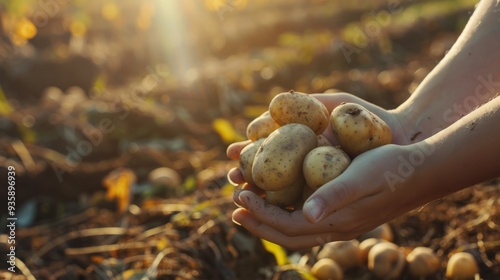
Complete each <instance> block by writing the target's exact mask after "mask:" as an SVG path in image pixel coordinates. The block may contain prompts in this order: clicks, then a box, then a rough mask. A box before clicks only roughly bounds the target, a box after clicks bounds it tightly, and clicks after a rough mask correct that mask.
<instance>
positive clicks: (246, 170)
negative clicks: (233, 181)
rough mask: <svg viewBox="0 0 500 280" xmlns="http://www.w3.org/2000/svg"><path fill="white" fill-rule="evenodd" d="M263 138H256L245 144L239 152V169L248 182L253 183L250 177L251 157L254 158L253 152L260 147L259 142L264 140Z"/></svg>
mask: <svg viewBox="0 0 500 280" xmlns="http://www.w3.org/2000/svg"><path fill="white" fill-rule="evenodd" d="M264 139H265V138H260V139H257V140H256V141H255V142H252V143H250V144H248V145H247V146H245V148H243V149H242V150H241V152H240V159H239V161H240V170H241V173H243V178H244V179H245V181H246V182H247V183H249V184H255V183H254V181H253V178H252V166H253V159H254V158H255V154H256V153H257V150H258V149H259V147H260V144H262V142H264Z"/></svg>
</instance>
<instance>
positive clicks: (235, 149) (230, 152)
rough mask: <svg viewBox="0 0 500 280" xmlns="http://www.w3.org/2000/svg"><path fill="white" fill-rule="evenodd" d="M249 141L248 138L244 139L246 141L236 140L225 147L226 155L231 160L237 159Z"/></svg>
mask: <svg viewBox="0 0 500 280" xmlns="http://www.w3.org/2000/svg"><path fill="white" fill-rule="evenodd" d="M251 142H252V141H250V140H246V141H242V142H236V143H233V144H231V145H229V147H227V150H226V155H227V157H228V158H230V159H232V160H238V159H239V158H240V153H241V150H242V149H243V148H245V146H246V145H248V144H250V143H251Z"/></svg>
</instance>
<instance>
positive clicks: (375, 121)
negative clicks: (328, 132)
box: [330, 103, 392, 157]
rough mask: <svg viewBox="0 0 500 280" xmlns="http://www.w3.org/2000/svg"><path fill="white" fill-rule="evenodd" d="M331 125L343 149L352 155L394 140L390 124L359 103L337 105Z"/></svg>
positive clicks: (331, 116) (354, 155)
mask: <svg viewBox="0 0 500 280" xmlns="http://www.w3.org/2000/svg"><path fill="white" fill-rule="evenodd" d="M330 125H331V127H332V130H333V134H334V136H335V138H336V139H337V141H338V142H339V143H340V146H341V148H342V150H344V151H345V152H346V153H347V154H348V155H349V156H351V157H356V156H357V155H359V154H361V153H364V152H366V151H368V150H371V149H373V148H376V147H379V146H382V145H386V144H390V143H391V141H392V133H391V130H390V128H389V126H388V125H387V124H386V123H385V122H384V121H383V120H382V119H381V118H379V117H378V116H377V115H375V114H373V113H372V112H370V111H369V110H368V109H366V108H365V107H363V106H361V105H359V104H355V103H342V104H340V105H339V106H337V107H335V109H333V111H332V113H331V115H330Z"/></svg>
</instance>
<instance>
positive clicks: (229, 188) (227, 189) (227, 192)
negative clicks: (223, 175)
mask: <svg viewBox="0 0 500 280" xmlns="http://www.w3.org/2000/svg"><path fill="white" fill-rule="evenodd" d="M235 190H236V187H235V186H233V185H231V184H229V183H227V184H226V185H224V186H223V187H222V188H221V190H220V193H221V195H222V196H232V195H233V193H234V191H235Z"/></svg>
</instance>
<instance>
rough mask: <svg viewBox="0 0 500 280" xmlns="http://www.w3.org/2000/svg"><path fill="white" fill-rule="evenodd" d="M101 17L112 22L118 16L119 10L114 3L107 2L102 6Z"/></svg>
mask: <svg viewBox="0 0 500 280" xmlns="http://www.w3.org/2000/svg"><path fill="white" fill-rule="evenodd" d="M101 15H102V17H103V18H105V19H106V20H109V21H113V20H115V19H116V18H118V16H119V15H120V10H119V9H118V6H117V5H116V4H115V3H112V2H109V3H106V4H104V5H103V6H102V9H101Z"/></svg>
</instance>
